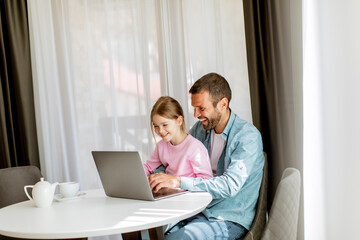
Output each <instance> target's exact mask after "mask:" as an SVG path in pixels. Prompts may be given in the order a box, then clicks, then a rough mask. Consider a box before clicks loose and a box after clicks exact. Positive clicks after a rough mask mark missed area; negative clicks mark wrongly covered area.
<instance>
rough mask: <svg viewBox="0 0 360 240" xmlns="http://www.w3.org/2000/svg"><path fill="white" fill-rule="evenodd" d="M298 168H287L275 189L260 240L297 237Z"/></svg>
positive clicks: (289, 239) (299, 178) (290, 239)
mask: <svg viewBox="0 0 360 240" xmlns="http://www.w3.org/2000/svg"><path fill="white" fill-rule="evenodd" d="M300 182H301V177H300V172H299V170H297V169H295V168H287V169H285V171H284V172H283V175H282V177H281V181H280V183H279V185H278V187H277V189H276V193H275V197H274V201H273V204H272V206H271V210H270V214H269V220H268V223H267V225H266V227H265V230H264V234H263V236H262V238H261V239H262V240H292V239H294V240H295V239H296V237H297V225H298V217H299V206H300V184H301V183H300Z"/></svg>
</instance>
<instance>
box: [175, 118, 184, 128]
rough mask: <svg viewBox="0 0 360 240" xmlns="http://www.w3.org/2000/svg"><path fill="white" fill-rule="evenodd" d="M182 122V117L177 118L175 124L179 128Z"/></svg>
mask: <svg viewBox="0 0 360 240" xmlns="http://www.w3.org/2000/svg"><path fill="white" fill-rule="evenodd" d="M183 121H184V118H183V116H178V118H177V119H176V122H177V124H178V125H179V126H181V124H182V123H183Z"/></svg>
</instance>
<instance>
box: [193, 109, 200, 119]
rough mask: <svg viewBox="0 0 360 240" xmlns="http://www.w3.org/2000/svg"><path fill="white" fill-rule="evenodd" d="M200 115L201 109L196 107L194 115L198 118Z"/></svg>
mask: <svg viewBox="0 0 360 240" xmlns="http://www.w3.org/2000/svg"><path fill="white" fill-rule="evenodd" d="M199 116H200V113H199V110H197V109H196V108H194V117H196V118H198V117H199Z"/></svg>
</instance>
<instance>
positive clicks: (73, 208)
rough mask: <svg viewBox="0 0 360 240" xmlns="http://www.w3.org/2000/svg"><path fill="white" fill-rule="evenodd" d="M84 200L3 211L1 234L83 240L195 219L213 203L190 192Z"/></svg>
mask: <svg viewBox="0 0 360 240" xmlns="http://www.w3.org/2000/svg"><path fill="white" fill-rule="evenodd" d="M84 193H86V194H85V195H84V197H83V198H81V199H76V200H72V201H61V202H57V201H55V200H54V202H53V204H52V205H51V207H48V208H37V207H35V204H34V203H33V201H30V200H29V201H25V202H21V203H17V204H13V205H10V206H7V207H4V208H2V209H0V234H2V235H6V236H10V237H18V238H32V239H56V238H82V237H94V236H104V235H112V234H119V233H125V232H132V231H139V230H145V229H149V228H154V227H159V226H163V225H166V224H169V223H172V222H176V221H180V220H183V219H186V218H188V217H191V216H193V215H195V214H197V213H199V212H201V211H202V210H204V209H205V207H206V206H207V205H208V204H209V203H210V202H211V200H212V198H211V195H210V194H209V193H206V192H197V193H194V192H188V193H185V194H181V195H178V196H174V197H170V198H165V199H162V200H158V201H142V200H132V199H125V198H111V197H107V196H106V195H105V194H104V191H103V190H102V189H97V190H88V191H84Z"/></svg>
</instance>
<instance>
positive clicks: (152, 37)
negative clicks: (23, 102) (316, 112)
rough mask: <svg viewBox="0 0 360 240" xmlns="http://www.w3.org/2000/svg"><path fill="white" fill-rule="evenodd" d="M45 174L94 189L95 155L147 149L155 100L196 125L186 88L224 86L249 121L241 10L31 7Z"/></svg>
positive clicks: (222, 4) (107, 3)
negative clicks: (219, 78)
mask: <svg viewBox="0 0 360 240" xmlns="http://www.w3.org/2000/svg"><path fill="white" fill-rule="evenodd" d="M28 9H29V25H30V38H31V54H32V67H33V73H34V76H33V79H34V94H35V99H36V103H35V104H36V106H35V108H36V121H37V131H38V137H39V148H40V157H41V169H42V173H43V174H44V175H45V177H46V178H47V179H48V180H49V181H52V182H53V181H59V182H62V181H69V180H76V181H79V182H80V183H81V186H82V187H81V188H82V189H91V188H98V187H101V184H100V181H99V179H98V175H97V172H96V168H95V165H94V163H93V159H92V156H91V151H93V150H136V151H139V152H140V153H141V156H142V158H143V160H146V159H147V158H148V157H149V155H150V154H151V152H152V151H153V149H154V140H153V139H152V135H151V132H150V119H149V113H150V110H151V107H152V105H153V104H154V102H155V101H156V100H157V98H158V97H160V96H161V95H170V96H172V97H174V98H176V99H177V100H178V101H179V102H180V103H181V105H182V106H183V108H184V111H185V119H186V125H187V128H190V127H191V126H192V125H193V123H194V122H195V121H196V119H194V117H193V109H192V107H191V103H190V101H189V95H188V89H189V88H190V86H191V85H192V84H193V82H194V81H196V80H197V79H198V78H199V77H201V76H202V75H204V74H206V73H208V72H217V73H220V74H222V75H223V76H224V77H225V78H227V79H228V81H229V83H230V85H231V87H232V90H233V95H234V96H233V100H232V101H231V103H230V107H232V109H233V110H234V111H235V112H236V113H237V114H238V115H239V116H240V117H242V118H244V119H246V120H248V121H251V110H250V96H249V85H248V73H247V63H246V50H245V37H244V19H243V9H242V1H238V0H232V1H219V0H217V1H191V0H187V1H179V0H176V1H160V0H146V1H145V0H143V1H134V0H98V1H90V0H89V1H86V0H82V1H81V0H71V1H70V0H69V1H66V0H64V1H61V0H57V1H51V0H37V1H28Z"/></svg>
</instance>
